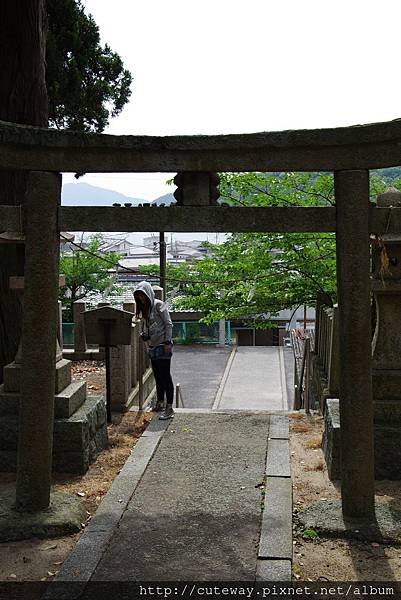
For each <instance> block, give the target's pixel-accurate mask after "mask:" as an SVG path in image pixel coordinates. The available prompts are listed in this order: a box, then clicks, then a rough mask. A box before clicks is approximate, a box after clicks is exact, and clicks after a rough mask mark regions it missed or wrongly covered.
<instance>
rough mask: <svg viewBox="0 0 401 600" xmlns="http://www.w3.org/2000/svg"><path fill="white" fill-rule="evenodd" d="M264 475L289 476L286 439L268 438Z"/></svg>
mask: <svg viewBox="0 0 401 600" xmlns="http://www.w3.org/2000/svg"><path fill="white" fill-rule="evenodd" d="M266 475H267V476H268V477H291V467H290V447H289V441H288V440H272V439H269V441H268V443H267V459H266Z"/></svg>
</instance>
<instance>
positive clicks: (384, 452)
mask: <svg viewBox="0 0 401 600" xmlns="http://www.w3.org/2000/svg"><path fill="white" fill-rule="evenodd" d="M400 439H401V427H400V426H398V427H393V426H390V425H388V424H387V425H383V424H382V423H375V427H374V449H375V479H393V480H400V479H401V444H400Z"/></svg>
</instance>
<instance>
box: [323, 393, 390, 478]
mask: <svg viewBox="0 0 401 600" xmlns="http://www.w3.org/2000/svg"><path fill="white" fill-rule="evenodd" d="M395 409H397V411H398V414H400V413H401V403H400V402H394V401H388V402H385V401H381V402H380V401H378V402H375V422H374V448H375V479H377V480H380V479H391V480H396V481H398V480H401V444H400V439H401V421H400V420H398V421H397V418H396V417H397V413H396V412H395ZM386 415H389V416H391V415H392V416H393V417H394V418H393V420H392V421H391V424H390V421H389V420H385V416H386ZM340 436H341V429H340V412H339V400H337V399H329V400H327V408H326V413H325V422H324V432H323V439H322V449H323V453H324V457H325V460H326V464H327V470H328V475H329V477H330V479H332V480H334V479H341V437H340Z"/></svg>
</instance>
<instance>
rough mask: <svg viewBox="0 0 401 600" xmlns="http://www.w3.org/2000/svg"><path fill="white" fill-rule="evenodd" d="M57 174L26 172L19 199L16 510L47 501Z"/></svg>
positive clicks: (32, 508) (53, 373)
mask: <svg viewBox="0 0 401 600" xmlns="http://www.w3.org/2000/svg"><path fill="white" fill-rule="evenodd" d="M60 190H61V177H60V176H59V175H57V174H53V173H41V172H34V173H31V175H30V178H29V185H28V191H27V195H26V199H25V235H26V242H25V250H26V252H25V254H26V262H25V293H24V316H23V328H22V380H21V404H20V417H19V438H18V466H17V486H16V488H17V491H16V508H17V509H18V510H21V511H39V510H42V509H45V508H47V507H48V505H49V501H50V485H51V469H52V448H53V420H54V390H55V376H56V368H55V367H56V356H55V352H54V349H55V347H56V337H57V296H58V257H59V236H58V231H57V207H58V203H59V198H60Z"/></svg>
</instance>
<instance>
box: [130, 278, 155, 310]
mask: <svg viewBox="0 0 401 600" xmlns="http://www.w3.org/2000/svg"><path fill="white" fill-rule="evenodd" d="M136 292H143V293H144V294H145V295H146V296H147V297H148V298H149V300H150V307H151V308H153V305H154V303H155V293H154V291H153V288H152V286H151V285H150V283H149V282H148V281H141V282H140V283H138V286H137V288H136V290H135V292H134V297H135V293H136Z"/></svg>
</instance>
